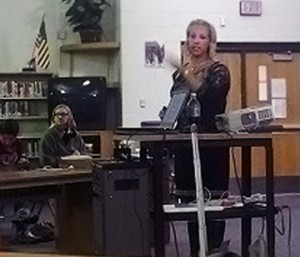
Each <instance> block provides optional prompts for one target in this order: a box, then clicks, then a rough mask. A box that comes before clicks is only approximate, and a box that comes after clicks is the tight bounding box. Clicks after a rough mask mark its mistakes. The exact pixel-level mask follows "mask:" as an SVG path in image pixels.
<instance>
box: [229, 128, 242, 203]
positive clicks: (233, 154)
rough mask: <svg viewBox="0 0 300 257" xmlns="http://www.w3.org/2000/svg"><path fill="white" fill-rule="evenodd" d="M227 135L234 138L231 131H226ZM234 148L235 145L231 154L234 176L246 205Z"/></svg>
mask: <svg viewBox="0 0 300 257" xmlns="http://www.w3.org/2000/svg"><path fill="white" fill-rule="evenodd" d="M226 135H228V136H229V138H230V139H233V136H232V135H231V134H230V133H229V132H226ZM234 149H235V148H234V147H230V150H231V156H232V162H233V171H234V177H235V181H236V185H237V187H238V191H239V195H240V198H241V202H242V203H243V205H245V202H244V197H243V194H242V186H241V184H240V181H239V178H238V174H237V165H236V158H235V153H234Z"/></svg>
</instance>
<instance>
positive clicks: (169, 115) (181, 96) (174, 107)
mask: <svg viewBox="0 0 300 257" xmlns="http://www.w3.org/2000/svg"><path fill="white" fill-rule="evenodd" d="M187 96H188V92H187V91H179V92H178V93H175V94H174V95H173V96H172V98H171V100H170V102H169V105H168V107H167V110H166V113H165V116H164V118H163V120H162V121H161V123H160V127H162V128H166V129H174V128H175V126H176V123H177V119H178V117H179V115H180V113H181V110H182V109H183V107H184V105H185V104H186V100H187Z"/></svg>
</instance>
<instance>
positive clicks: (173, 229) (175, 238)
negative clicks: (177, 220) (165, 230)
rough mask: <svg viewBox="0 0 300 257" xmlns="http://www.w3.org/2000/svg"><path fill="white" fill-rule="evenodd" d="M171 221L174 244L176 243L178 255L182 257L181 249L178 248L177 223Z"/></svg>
mask: <svg viewBox="0 0 300 257" xmlns="http://www.w3.org/2000/svg"><path fill="white" fill-rule="evenodd" d="M170 223H171V227H172V232H173V237H174V245H175V251H176V256H177V257H180V254H179V249H178V241H177V234H176V229H175V225H174V222H173V221H171V222H170Z"/></svg>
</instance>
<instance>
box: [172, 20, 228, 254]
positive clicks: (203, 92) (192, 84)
mask: <svg viewBox="0 0 300 257" xmlns="http://www.w3.org/2000/svg"><path fill="white" fill-rule="evenodd" d="M215 49H216V31H215V28H214V27H213V26H212V25H211V24H210V23H208V22H207V21H205V20H202V19H197V20H193V21H191V22H190V24H189V25H188V27H187V30H186V42H185V44H184V47H183V54H184V56H183V65H182V66H181V67H180V68H178V69H177V70H176V71H175V73H174V74H173V80H174V84H173V86H172V88H171V95H173V94H174V92H176V91H178V90H188V91H189V92H195V93H196V94H197V98H198V100H199V102H200V104H201V118H200V120H199V123H198V124H197V125H198V130H199V131H200V132H206V133H214V132H217V129H216V126H215V122H214V117H215V115H216V114H220V113H224V112H225V107H226V97H227V94H228V91H229V88H230V74H229V70H228V68H227V67H226V66H225V65H224V64H222V63H220V62H218V61H216V60H214V59H213V58H214V56H215ZM178 128H179V129H180V130H181V131H183V132H188V131H189V113H188V108H187V107H186V108H184V110H183V112H182V113H181V115H180V117H179V121H178ZM199 150H200V159H201V167H202V178H203V187H205V188H207V189H208V190H218V191H225V190H227V188H228V179H229V149H228V148H208V147H207V148H205V147H201V148H200V149H199ZM175 183H176V190H177V191H178V192H179V193H180V192H181V193H183V194H184V195H186V193H187V192H195V177H194V167H193V153H192V147H191V146H190V147H188V148H187V147H178V148H177V149H175ZM187 194H188V193H187ZM194 199H195V197H194V196H190V197H186V198H185V199H184V200H185V201H192V200H194ZM206 225H207V237H208V250H209V251H212V250H213V249H214V248H218V247H219V246H220V244H221V242H222V240H223V235H224V230H225V221H220V220H213V221H207V223H206ZM188 232H189V238H190V250H191V256H198V250H199V238H198V237H199V236H198V224H197V223H196V222H189V223H188Z"/></svg>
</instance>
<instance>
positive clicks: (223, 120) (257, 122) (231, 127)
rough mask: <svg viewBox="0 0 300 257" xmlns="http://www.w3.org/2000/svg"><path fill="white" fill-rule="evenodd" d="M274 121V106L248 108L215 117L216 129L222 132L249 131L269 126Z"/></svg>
mask: <svg viewBox="0 0 300 257" xmlns="http://www.w3.org/2000/svg"><path fill="white" fill-rule="evenodd" d="M273 119H274V116H273V111H272V106H263V107H247V108H244V109H241V110H236V111H231V112H228V113H223V114H218V115H216V116H215V123H216V127H217V129H218V130H219V131H222V132H230V131H232V132H238V131H249V130H253V129H256V128H258V127H260V126H264V125H266V124H269V123H270V122H271V121H272V120H273Z"/></svg>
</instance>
